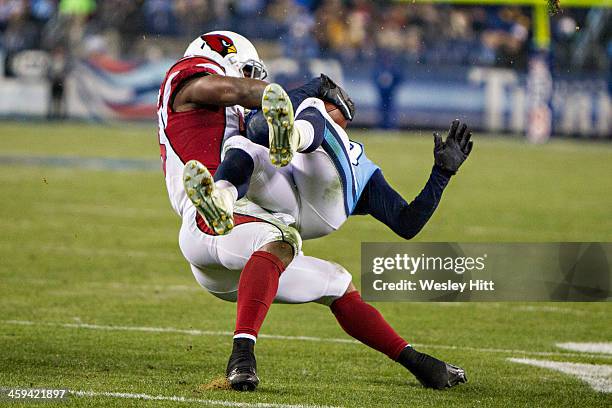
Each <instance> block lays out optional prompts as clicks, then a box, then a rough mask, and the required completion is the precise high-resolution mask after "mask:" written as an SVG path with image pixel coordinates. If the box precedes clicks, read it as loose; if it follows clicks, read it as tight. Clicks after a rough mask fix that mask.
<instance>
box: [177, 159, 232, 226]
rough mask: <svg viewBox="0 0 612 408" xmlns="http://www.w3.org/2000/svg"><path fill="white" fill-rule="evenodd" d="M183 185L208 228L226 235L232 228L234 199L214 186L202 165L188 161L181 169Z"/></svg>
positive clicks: (230, 194)
mask: <svg viewBox="0 0 612 408" xmlns="http://www.w3.org/2000/svg"><path fill="white" fill-rule="evenodd" d="M183 185H184V186H185V192H186V193H187V197H189V199H190V200H191V202H192V203H193V205H194V206H195V208H196V209H197V210H198V212H199V213H200V215H201V216H202V218H204V221H206V224H207V225H208V227H209V228H211V229H212V230H213V231H214V232H215V233H216V234H219V235H225V234H228V233H229V232H230V231H231V230H232V228H234V197H233V196H232V193H231V192H230V191H228V190H227V189H220V188H217V187H216V186H215V180H214V179H213V177H212V175H211V174H210V172H209V171H208V169H207V168H206V166H204V165H203V164H202V163H200V162H199V161H197V160H190V161H188V162H187V163H186V164H185V167H184V168H183Z"/></svg>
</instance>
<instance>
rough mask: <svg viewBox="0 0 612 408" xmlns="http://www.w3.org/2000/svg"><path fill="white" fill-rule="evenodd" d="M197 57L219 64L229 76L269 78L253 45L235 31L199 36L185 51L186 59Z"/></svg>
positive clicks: (215, 32)
mask: <svg viewBox="0 0 612 408" xmlns="http://www.w3.org/2000/svg"><path fill="white" fill-rule="evenodd" d="M195 55H199V56H203V57H206V58H209V59H212V60H213V61H215V62H217V63H218V64H219V65H221V66H223V67H224V68H225V69H226V75H228V76H233V77H239V78H255V79H264V78H265V77H266V76H268V72H267V71H266V66H265V65H264V63H263V62H262V61H261V59H260V58H259V54H257V50H256V49H255V47H254V46H253V44H252V43H251V42H250V41H249V40H247V39H246V38H245V37H243V36H242V35H240V34H238V33H235V32H233V31H211V32H210V33H206V34H203V35H201V36H199V37H198V38H196V39H195V40H193V41H192V42H191V44H189V47H187V50H186V51H185V57H188V56H195Z"/></svg>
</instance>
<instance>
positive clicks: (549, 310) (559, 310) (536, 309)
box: [512, 306, 587, 316]
mask: <svg viewBox="0 0 612 408" xmlns="http://www.w3.org/2000/svg"><path fill="white" fill-rule="evenodd" d="M512 310H518V311H521V312H536V313H538V312H544V313H562V314H573V315H576V316H584V315H585V314H587V313H586V312H584V311H582V310H574V309H570V308H567V307H556V306H519V307H516V308H513V309H512Z"/></svg>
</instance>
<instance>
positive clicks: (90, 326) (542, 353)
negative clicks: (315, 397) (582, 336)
mask: <svg viewBox="0 0 612 408" xmlns="http://www.w3.org/2000/svg"><path fill="white" fill-rule="evenodd" d="M2 323H4V324H14V325H20V326H49V327H63V328H70V329H90V330H105V331H132V332H147V333H175V334H187V335H190V336H233V334H234V333H233V332H230V331H213V330H198V329H178V328H175V327H147V326H110V325H100V324H89V323H54V322H35V321H30V320H3V321H2ZM259 338H263V339H274V340H290V341H296V340H297V341H311V342H321V343H343V344H360V343H359V342H358V341H356V340H353V339H341V338H334V337H312V336H284V335H280V334H265V333H263V334H260V335H259ZM412 344H413V345H414V346H418V347H423V348H433V349H442V350H459V351H474V352H478V353H498V354H527V355H534V356H561V357H592V358H599V359H612V356H608V355H605V354H585V353H568V352H560V351H529V350H517V349H503V348H488V347H469V346H451V345H446V344H422V343H412Z"/></svg>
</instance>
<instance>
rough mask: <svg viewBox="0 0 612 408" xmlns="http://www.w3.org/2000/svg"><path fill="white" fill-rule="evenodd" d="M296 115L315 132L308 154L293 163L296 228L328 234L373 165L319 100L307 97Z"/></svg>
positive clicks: (342, 219)
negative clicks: (298, 203)
mask: <svg viewBox="0 0 612 408" xmlns="http://www.w3.org/2000/svg"><path fill="white" fill-rule="evenodd" d="M296 114H297V115H296V118H298V119H300V118H303V122H305V124H304V125H303V126H304V127H305V128H307V127H310V128H311V129H313V134H314V135H315V137H314V138H313V142H312V143H311V145H310V147H309V149H308V150H307V151H305V152H306V153H308V154H299V155H296V156H295V158H294V160H293V162H292V174H293V179H294V181H295V185H296V187H297V190H298V193H299V196H300V199H301V203H302V207H301V215H302V216H301V221H300V223H299V225H298V227H299V229H300V233H301V234H302V237H303V238H304V239H310V238H316V237H320V236H323V235H327V234H329V233H331V232H333V231H334V230H336V229H338V228H339V227H340V226H341V225H342V224H343V223H344V222H345V221H346V219H347V217H348V216H349V214H351V212H352V211H353V208H354V206H355V203H356V200H357V198H358V196H359V193H360V190H361V186H362V184H364V183H363V179H364V178H365V177H367V175H368V174H369V173H371V172H372V171H373V169H375V168H376V166H374V165H373V164H372V163H371V162H370V161H369V160H367V157H366V156H365V154H363V148H362V146H361V145H359V144H357V143H354V142H351V141H350V140H349V138H348V135H347V134H346V132H345V131H344V129H343V128H342V127H340V126H338V125H337V124H336V123H335V122H334V121H333V120H332V119H331V117H330V116H329V115H328V114H327V111H326V109H325V105H324V104H323V102H322V101H321V100H320V99H316V98H308V99H306V100H305V101H304V102H303V103H302V104H301V105H300V106H299V107H298V109H297V111H296ZM297 123H298V120H296V125H297ZM357 150H359V154H356V152H357Z"/></svg>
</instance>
